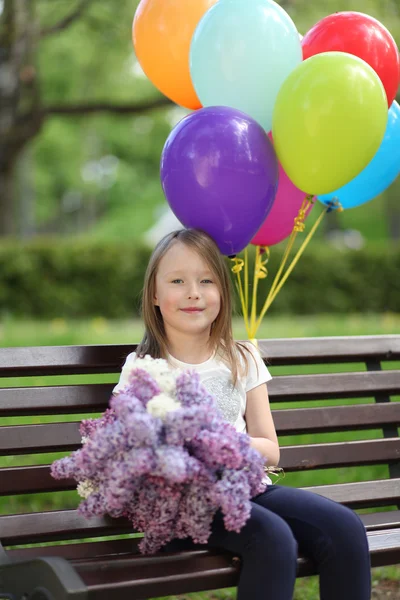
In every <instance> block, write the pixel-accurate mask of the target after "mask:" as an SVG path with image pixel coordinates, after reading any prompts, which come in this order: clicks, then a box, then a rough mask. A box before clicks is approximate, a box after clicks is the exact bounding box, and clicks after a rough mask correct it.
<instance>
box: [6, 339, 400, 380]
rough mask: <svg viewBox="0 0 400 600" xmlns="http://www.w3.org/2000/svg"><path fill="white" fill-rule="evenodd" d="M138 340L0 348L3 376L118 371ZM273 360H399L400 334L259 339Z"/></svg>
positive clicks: (320, 361) (311, 361) (325, 361)
mask: <svg viewBox="0 0 400 600" xmlns="http://www.w3.org/2000/svg"><path fill="white" fill-rule="evenodd" d="M135 348H136V344H120V345H93V346H36V347H30V348H0V376H2V377H14V376H24V375H61V374H66V373H106V372H107V373H116V372H118V371H120V369H121V365H122V364H123V362H124V359H125V357H126V356H127V355H128V354H129V353H130V352H132V351H133V350H135ZM259 348H260V351H261V354H262V355H263V356H264V357H265V358H266V359H269V360H271V362H272V364H274V365H279V364H282V365H283V364H306V363H315V364H316V363H327V362H332V363H335V362H364V361H365V360H366V359H370V358H375V359H376V360H399V359H400V335H384V336H379V335H378V336H335V337H317V338H282V339H275V340H274V339H271V340H259Z"/></svg>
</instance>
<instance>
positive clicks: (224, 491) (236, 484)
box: [211, 469, 251, 532]
mask: <svg viewBox="0 0 400 600" xmlns="http://www.w3.org/2000/svg"><path fill="white" fill-rule="evenodd" d="M211 495H212V498H213V500H214V502H215V503H216V504H217V505H218V506H220V507H221V509H222V512H223V513H224V523H225V527H226V529H227V530H228V531H237V532H239V531H240V530H241V528H242V527H243V525H244V524H245V523H246V521H247V519H248V518H249V516H250V509H251V506H250V503H249V501H248V498H249V496H250V486H249V484H248V481H247V477H246V473H244V472H243V471H236V470H231V469H226V470H225V471H224V473H223V475H222V478H221V480H220V481H218V483H216V484H215V485H214V487H213V489H212V491H211Z"/></svg>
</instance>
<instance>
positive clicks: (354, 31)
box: [302, 11, 400, 106]
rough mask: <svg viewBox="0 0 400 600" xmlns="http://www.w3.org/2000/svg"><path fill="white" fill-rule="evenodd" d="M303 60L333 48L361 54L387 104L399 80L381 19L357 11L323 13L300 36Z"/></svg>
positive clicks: (396, 55) (391, 44)
mask: <svg viewBox="0 0 400 600" xmlns="http://www.w3.org/2000/svg"><path fill="white" fill-rule="evenodd" d="M302 46H303V56H304V60H306V59H307V58H309V57H310V56H314V55H315V54H319V53H321V52H328V51H332V50H337V51H339V52H348V53H349V54H354V55H355V56H358V57H359V58H362V59H363V60H365V62H367V63H368V64H369V65H370V66H371V67H372V68H373V69H374V71H376V73H377V74H378V76H379V77H380V79H381V81H382V83H383V86H384V88H385V91H386V96H387V102H388V106H390V105H391V104H392V102H393V100H394V98H395V96H396V92H397V89H398V87H399V83H400V59H399V52H398V50H397V46H396V42H395V41H394V39H393V37H392V36H391V34H390V33H389V31H388V30H387V29H386V27H385V26H384V25H382V23H380V22H379V21H377V20H376V19H374V18H373V17H370V16H368V15H364V14H362V13H359V12H350V11H349V12H339V13H335V14H333V15H329V16H328V17H325V18H324V19H322V20H321V21H319V22H318V23H317V24H316V25H314V27H312V28H311V29H310V31H308V32H307V33H306V35H305V36H304V39H303V43H302Z"/></svg>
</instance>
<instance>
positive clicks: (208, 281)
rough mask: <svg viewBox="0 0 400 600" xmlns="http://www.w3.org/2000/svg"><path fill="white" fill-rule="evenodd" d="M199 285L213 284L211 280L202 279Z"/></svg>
mask: <svg viewBox="0 0 400 600" xmlns="http://www.w3.org/2000/svg"><path fill="white" fill-rule="evenodd" d="M201 283H213V282H212V281H211V279H203V281H202V282H201Z"/></svg>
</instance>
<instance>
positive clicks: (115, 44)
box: [16, 0, 400, 239]
mask: <svg viewBox="0 0 400 600" xmlns="http://www.w3.org/2000/svg"><path fill="white" fill-rule="evenodd" d="M137 3H138V1H137V0H134V1H133V2H132V1H129V2H128V0H120V2H119V3H118V14H115V8H114V6H113V5H112V3H110V2H107V1H106V0H92V2H91V3H89V6H88V9H87V10H86V11H85V12H84V13H83V14H82V16H81V17H80V18H79V19H77V20H76V21H74V22H73V23H72V24H71V25H70V26H69V27H68V28H66V29H64V30H62V31H59V32H58V33H57V34H53V35H51V36H48V37H44V38H42V39H40V41H39V42H38V45H37V55H36V69H37V73H38V78H39V85H40V90H41V94H42V96H43V102H44V104H45V106H46V107H56V106H58V105H62V106H72V105H74V106H75V105H77V106H79V105H80V106H83V105H84V104H86V103H96V102H100V101H105V102H109V103H111V104H114V105H115V104H116V105H118V104H119V103H132V104H135V103H137V102H143V101H147V100H150V99H153V98H155V97H159V93H158V92H157V91H156V90H155V88H154V86H153V85H152V84H151V83H150V82H149V81H148V80H147V79H146V78H145V77H143V74H142V73H141V70H140V68H138V64H137V62H136V59H135V56H134V53H133V49H132V43H131V22H132V17H133V14H134V11H135V9H136V5H137ZM280 3H281V4H282V6H283V7H284V8H285V9H286V10H287V11H288V12H289V14H290V15H291V17H292V18H293V19H294V21H295V23H296V25H297V27H298V29H299V31H300V32H301V33H305V32H306V31H307V29H309V28H310V27H311V26H312V25H313V24H314V23H315V22H316V21H317V20H319V19H320V18H322V17H324V16H326V15H328V14H330V13H333V12H336V11H340V10H359V11H362V12H365V13H367V14H370V15H372V16H375V17H376V18H378V19H379V20H381V21H382V22H383V24H384V25H386V26H387V27H388V28H389V29H390V31H391V32H392V34H393V35H394V37H395V39H397V40H399V39H400V17H399V14H400V9H399V6H398V2H397V0H390V1H389V0H388V1H387V2H384V3H382V2H380V1H379V0H363V1H362V2H361V0H326V1H325V2H324V3H320V2H316V1H314V2H310V1H309V0H297V1H296V2H291V1H289V0H281V1H280ZM70 4H71V3H69V2H66V1H65V0H55V1H53V2H51V3H50V2H48V0H38V1H37V3H36V6H37V18H38V28H41V29H45V28H48V27H51V26H53V25H54V24H56V23H58V22H59V21H60V20H62V19H63V18H64V17H65V16H66V15H67V14H69V13H70V12H71V11H72V10H73V7H71V6H70ZM184 114H186V111H184V110H183V109H180V108H179V107H172V106H171V107H167V108H164V109H159V110H155V111H154V110H153V111H151V112H146V113H144V114H139V115H137V114H132V115H129V114H128V115H127V114H123V115H122V114H118V113H116V114H114V115H113V114H109V113H106V114H103V113H93V114H87V113H86V112H85V111H84V109H83V108H82V111H81V113H78V115H77V116H71V115H66V116H60V115H58V114H52V113H51V111H50V113H49V115H48V116H47V119H46V121H45V125H44V127H43V128H42V130H41V133H40V134H39V135H38V136H37V137H36V138H35V139H34V140H33V142H32V143H31V145H30V147H29V148H28V150H27V153H28V155H29V156H30V162H28V164H26V163H25V162H24V160H22V161H21V166H20V169H19V171H18V178H19V180H20V181H19V183H20V185H19V187H18V190H19V192H18V196H19V199H18V202H16V211H17V212H18V218H19V231H20V232H23V231H26V230H27V227H26V226H25V225H24V220H26V219H27V218H28V216H27V211H26V210H25V209H24V207H25V204H26V203H25V202H24V199H23V196H24V191H23V189H24V188H28V189H30V196H29V202H30V203H31V205H33V206H31V212H32V213H33V217H32V219H33V221H34V222H33V224H31V227H30V228H28V229H30V230H31V231H33V232H39V233H40V232H53V233H62V234H72V233H74V232H76V231H78V232H89V234H90V235H94V236H95V237H104V238H109V237H121V236H123V237H125V238H133V237H134V236H135V235H136V234H137V231H139V232H142V231H143V230H144V229H147V228H148V227H150V226H151V225H152V224H153V223H154V220H155V218H156V212H155V209H156V208H157V207H161V206H163V205H165V200H164V198H163V194H162V191H161V187H160V185H159V178H158V170H159V158H160V154H161V150H162V147H163V144H164V141H165V139H166V137H167V135H168V133H169V131H170V129H171V127H172V126H173V124H174V123H175V122H176V120H178V119H179V118H180V117H182V116H183V115H184ZM110 157H112V158H111V160H110ZM32 167H33V168H32ZM398 187H399V184H397V185H396V184H395V185H394V186H393V188H396V190H398ZM25 193H26V192H25ZM389 196H390V194H389V195H384V198H383V199H380V200H379V201H375V202H373V203H370V204H369V205H368V206H367V207H365V208H364V209H362V210H361V209H360V210H359V211H355V213H354V216H353V215H351V216H350V215H349V216H347V214H346V215H345V216H344V217H343V219H341V221H340V222H341V223H343V227H346V226H347V225H346V223H347V221H350V222H351V225H350V226H351V227H354V224H355V225H356V226H358V222H359V220H360V222H361V221H363V223H361V225H360V227H361V230H362V231H363V233H364V235H366V236H367V237H368V239H375V238H376V237H377V236H379V238H380V239H385V238H386V237H387V235H388V226H387V225H386V224H387V223H389V222H390V219H388V217H387V215H386V214H385V204H386V197H387V199H388V203H389V204H390V206H391V207H392V211H393V210H397V205H398V203H397V202H395V201H394V200H392V199H391V197H390V198H389ZM395 196H396V198H397V197H398V191H397V192H396V194H395ZM389 200H390V202H389ZM378 203H379V214H380V215H381V219H380V227H379V229H378V230H376V231H375V229H373V227H372V224H375V214H376V212H378V208H377V206H376V205H377V204H378ZM365 221H366V222H367V223H366V224H365V225H364V222H365ZM370 236H372V238H371V237H370Z"/></svg>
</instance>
